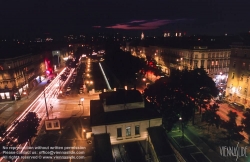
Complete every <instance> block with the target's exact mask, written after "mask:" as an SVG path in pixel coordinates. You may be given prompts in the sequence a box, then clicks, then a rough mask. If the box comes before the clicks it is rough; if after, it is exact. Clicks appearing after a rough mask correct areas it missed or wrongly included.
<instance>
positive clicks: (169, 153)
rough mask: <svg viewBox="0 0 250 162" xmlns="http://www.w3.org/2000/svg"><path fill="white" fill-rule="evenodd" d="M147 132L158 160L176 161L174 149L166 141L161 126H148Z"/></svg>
mask: <svg viewBox="0 0 250 162" xmlns="http://www.w3.org/2000/svg"><path fill="white" fill-rule="evenodd" d="M148 133H149V136H150V139H151V142H152V144H153V146H154V150H155V152H156V155H157V157H158V159H160V161H171V162H174V161H177V159H176V157H175V155H174V151H173V150H172V148H171V146H170V144H169V143H168V141H167V139H166V137H165V132H164V129H163V128H162V127H150V128H148Z"/></svg>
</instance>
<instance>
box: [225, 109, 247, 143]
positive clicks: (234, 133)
mask: <svg viewBox="0 0 250 162" xmlns="http://www.w3.org/2000/svg"><path fill="white" fill-rule="evenodd" d="M227 116H228V117H229V120H228V121H223V122H222V124H221V127H222V128H224V129H226V130H227V135H226V138H227V140H228V144H229V143H230V141H231V140H234V141H243V140H244V139H245V137H244V136H243V135H241V134H240V132H242V131H243V126H242V125H237V123H236V118H237V117H238V115H237V113H236V112H232V111H229V113H228V114H227Z"/></svg>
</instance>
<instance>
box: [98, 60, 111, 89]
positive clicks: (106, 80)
mask: <svg viewBox="0 0 250 162" xmlns="http://www.w3.org/2000/svg"><path fill="white" fill-rule="evenodd" d="M99 66H100V69H101V71H102V75H103V77H104V79H105V82H106V84H107V86H108V89H109V90H111V87H110V84H109V82H108V79H107V77H106V75H105V73H104V70H103V68H102V64H101V63H100V62H99Z"/></svg>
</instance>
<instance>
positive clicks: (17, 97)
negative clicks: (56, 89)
mask: <svg viewBox="0 0 250 162" xmlns="http://www.w3.org/2000/svg"><path fill="white" fill-rule="evenodd" d="M14 98H15V100H16V101H17V100H21V96H20V94H19V93H15V94H14Z"/></svg>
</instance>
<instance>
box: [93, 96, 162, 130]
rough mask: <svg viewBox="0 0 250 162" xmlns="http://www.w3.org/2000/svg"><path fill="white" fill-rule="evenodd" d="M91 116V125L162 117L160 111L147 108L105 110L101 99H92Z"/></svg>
mask: <svg viewBox="0 0 250 162" xmlns="http://www.w3.org/2000/svg"><path fill="white" fill-rule="evenodd" d="M90 116H91V119H90V120H91V121H90V122H91V126H98V125H109V124H116V123H123V122H132V121H141V120H148V119H154V118H161V115H160V114H159V113H158V112H156V111H154V110H152V109H147V108H136V109H125V110H120V111H110V112H104V110H103V105H102V102H101V101H100V100H91V101H90Z"/></svg>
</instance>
